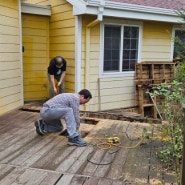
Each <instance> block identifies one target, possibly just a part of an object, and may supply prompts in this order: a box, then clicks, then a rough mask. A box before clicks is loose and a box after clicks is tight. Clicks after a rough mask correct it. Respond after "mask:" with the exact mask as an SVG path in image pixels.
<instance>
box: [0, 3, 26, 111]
mask: <svg viewBox="0 0 185 185" xmlns="http://www.w3.org/2000/svg"><path fill="white" fill-rule="evenodd" d="M0 74H1V75H0V102H1V103H0V115H1V114H4V113H6V112H8V111H11V110H13V109H15V108H18V107H20V106H21V105H22V98H23V97H22V92H21V90H22V84H21V81H22V80H21V63H20V28H19V6H18V0H14V1H9V0H8V1H0Z"/></svg>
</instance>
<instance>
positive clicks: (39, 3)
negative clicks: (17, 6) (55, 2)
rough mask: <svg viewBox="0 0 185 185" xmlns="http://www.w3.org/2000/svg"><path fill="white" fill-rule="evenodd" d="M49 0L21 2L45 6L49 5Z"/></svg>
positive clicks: (24, 0) (25, 0) (23, 0)
mask: <svg viewBox="0 0 185 185" xmlns="http://www.w3.org/2000/svg"><path fill="white" fill-rule="evenodd" d="M49 1H50V0H22V2H24V3H31V4H38V5H44V6H47V5H49V4H50V3H49Z"/></svg>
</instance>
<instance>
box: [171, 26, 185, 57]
mask: <svg viewBox="0 0 185 185" xmlns="http://www.w3.org/2000/svg"><path fill="white" fill-rule="evenodd" d="M176 30H184V31H185V29H184V28H182V26H179V25H175V26H173V30H172V45H171V60H173V53H174V45H175V43H174V39H175V31H176Z"/></svg>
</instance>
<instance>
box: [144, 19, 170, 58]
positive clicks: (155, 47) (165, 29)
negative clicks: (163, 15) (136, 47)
mask: <svg viewBox="0 0 185 185" xmlns="http://www.w3.org/2000/svg"><path fill="white" fill-rule="evenodd" d="M172 26H173V25H172V24H168V23H159V22H144V23H143V40H142V53H141V60H142V61H170V60H171V42H172V36H171V31H172Z"/></svg>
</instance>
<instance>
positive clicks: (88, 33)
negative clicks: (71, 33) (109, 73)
mask: <svg viewBox="0 0 185 185" xmlns="http://www.w3.org/2000/svg"><path fill="white" fill-rule="evenodd" d="M104 6H105V1H104V0H102V1H100V6H99V7H98V16H97V18H96V19H95V20H93V21H92V22H90V23H89V24H88V25H86V63H85V80H84V83H85V84H84V85H85V88H86V89H89V87H90V86H89V85H90V84H89V78H90V74H89V71H90V51H91V50H90V44H91V28H92V27H94V26H96V25H97V24H99V23H100V22H101V21H102V20H103V11H104ZM87 107H88V106H86V107H85V109H86V110H87V109H88V108H87Z"/></svg>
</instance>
